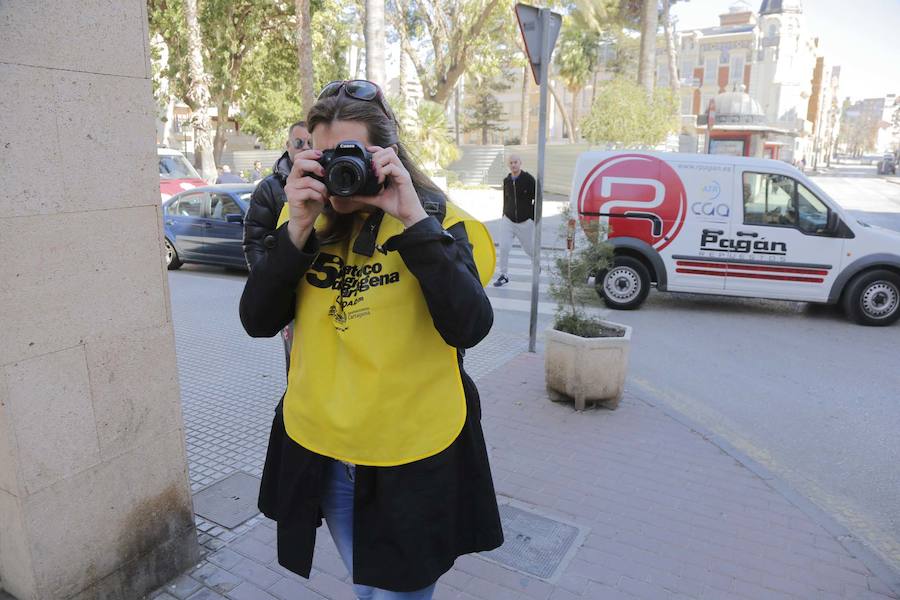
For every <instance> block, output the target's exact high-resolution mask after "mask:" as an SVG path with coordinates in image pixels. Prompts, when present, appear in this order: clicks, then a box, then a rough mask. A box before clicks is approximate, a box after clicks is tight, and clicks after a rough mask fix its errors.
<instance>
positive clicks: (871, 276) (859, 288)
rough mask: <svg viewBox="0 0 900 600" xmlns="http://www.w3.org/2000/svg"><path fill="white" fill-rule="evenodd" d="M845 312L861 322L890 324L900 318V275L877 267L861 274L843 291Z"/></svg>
mask: <svg viewBox="0 0 900 600" xmlns="http://www.w3.org/2000/svg"><path fill="white" fill-rule="evenodd" d="M843 304H844V311H845V312H846V313H847V316H848V317H850V319H852V320H853V321H855V322H856V323H859V324H860V325H876V326H877V325H890V324H891V323H894V322H895V321H896V320H897V319H900V275H897V274H896V273H894V272H893V271H887V270H884V269H878V270H875V271H869V272H867V273H863V274H862V275H859V276H857V277H856V279H854V280H853V281H851V282H850V285H849V286H848V287H847V291H846V292H844V302H843Z"/></svg>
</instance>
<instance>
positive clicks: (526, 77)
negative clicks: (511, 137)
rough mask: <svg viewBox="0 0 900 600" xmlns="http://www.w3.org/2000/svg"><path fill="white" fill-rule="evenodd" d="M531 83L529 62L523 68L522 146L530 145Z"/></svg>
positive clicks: (520, 137) (520, 138) (520, 141)
mask: <svg viewBox="0 0 900 600" xmlns="http://www.w3.org/2000/svg"><path fill="white" fill-rule="evenodd" d="M530 83H531V65H529V64H528V63H527V62H526V63H525V66H524V67H522V132H521V135H520V136H519V143H520V144H523V145H524V144H527V143H528V127H529V126H530V125H531V95H530V94H529V93H528V88H529V84H530Z"/></svg>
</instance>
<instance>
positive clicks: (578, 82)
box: [556, 24, 600, 93]
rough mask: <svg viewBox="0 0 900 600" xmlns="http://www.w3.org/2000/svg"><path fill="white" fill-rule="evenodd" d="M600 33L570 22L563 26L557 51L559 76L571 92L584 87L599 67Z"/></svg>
mask: <svg viewBox="0 0 900 600" xmlns="http://www.w3.org/2000/svg"><path fill="white" fill-rule="evenodd" d="M599 44H600V34H599V33H598V32H596V31H593V30H590V29H586V28H582V27H577V26H575V25H574V24H570V25H569V26H568V27H563V31H562V35H561V37H560V40H559V48H558V50H557V53H556V64H557V66H558V67H559V77H560V79H562V80H563V82H564V83H565V84H566V87H567V88H569V91H571V92H573V93H574V92H577V91H578V90H580V89H581V88H583V87H584V86H585V85H586V84H587V83H588V81H589V80H590V78H591V75H592V74H593V72H594V69H595V68H596V67H597V53H598V50H599Z"/></svg>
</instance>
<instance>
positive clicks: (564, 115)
mask: <svg viewBox="0 0 900 600" xmlns="http://www.w3.org/2000/svg"><path fill="white" fill-rule="evenodd" d="M547 89H549V90H550V93H551V94H552V95H553V99H554V100H556V106H557V107H558V108H559V112H560V113H561V114H562V118H563V123H565V124H566V129H568V130H569V143H570V144H574V143H575V141H574V140H573V139H572V132H573V131H574V129H573V128H572V121H571V120H570V119H569V113H568V112H566V105H565V104H563V101H562V98H560V97H559V94H558V93H557V92H556V87H554V86H553V85H550V82H547ZM547 108H548V109H549V108H550V107H549V106H548V107H547ZM548 121H549V119H548Z"/></svg>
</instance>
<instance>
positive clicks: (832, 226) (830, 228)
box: [825, 210, 841, 235]
mask: <svg viewBox="0 0 900 600" xmlns="http://www.w3.org/2000/svg"><path fill="white" fill-rule="evenodd" d="M840 226H841V218H840V217H839V216H838V214H837V213H836V212H834V211H833V210H831V211H828V223H827V224H826V226H825V233H828V234H832V235H833V234H835V233H837V231H838V227H840Z"/></svg>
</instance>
